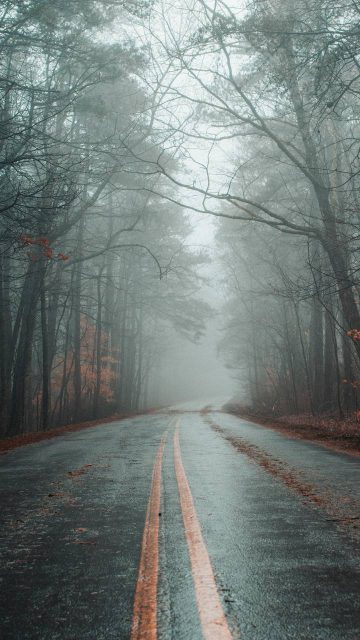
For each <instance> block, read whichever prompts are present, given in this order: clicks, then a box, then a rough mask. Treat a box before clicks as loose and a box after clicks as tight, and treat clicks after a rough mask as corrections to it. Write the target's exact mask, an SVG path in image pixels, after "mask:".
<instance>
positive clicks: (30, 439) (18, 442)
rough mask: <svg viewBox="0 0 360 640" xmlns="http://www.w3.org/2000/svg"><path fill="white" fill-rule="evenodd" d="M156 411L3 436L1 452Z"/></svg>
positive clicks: (0, 446)
mask: <svg viewBox="0 0 360 640" xmlns="http://www.w3.org/2000/svg"><path fill="white" fill-rule="evenodd" d="M153 411H156V409H150V410H148V411H139V412H133V413H116V414H114V415H112V416H108V417H107V418H99V419H97V420H89V421H87V422H79V423H77V424H67V425H65V426H63V427H57V428H56V429H49V431H36V432H32V433H23V434H21V435H19V436H15V437H13V438H3V439H2V440H0V454H1V453H7V452H8V451H11V450H12V449H17V448H18V447H23V446H24V445H26V444H34V443H36V442H41V441H42V440H50V439H51V438H56V437H58V436H62V435H63V434H64V433H71V432H73V431H81V430H82V429H89V428H90V427H97V426H98V425H100V424H104V425H105V424H108V423H109V422H116V421H117V420H125V419H126V418H134V417H135V416H138V415H143V414H145V413H146V414H148V413H152V412H153Z"/></svg>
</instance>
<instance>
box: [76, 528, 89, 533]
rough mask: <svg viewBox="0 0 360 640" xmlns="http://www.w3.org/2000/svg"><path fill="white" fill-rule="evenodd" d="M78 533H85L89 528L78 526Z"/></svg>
mask: <svg viewBox="0 0 360 640" xmlns="http://www.w3.org/2000/svg"><path fill="white" fill-rule="evenodd" d="M75 531H76V533H85V531H87V529H85V527H77V529H75Z"/></svg>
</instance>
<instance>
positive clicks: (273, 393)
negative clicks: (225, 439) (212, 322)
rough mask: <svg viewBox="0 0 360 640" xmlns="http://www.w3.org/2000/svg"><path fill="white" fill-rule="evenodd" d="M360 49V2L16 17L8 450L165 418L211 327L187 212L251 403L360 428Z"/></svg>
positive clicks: (1, 221)
mask: <svg viewBox="0 0 360 640" xmlns="http://www.w3.org/2000/svg"><path fill="white" fill-rule="evenodd" d="M359 36H360V5H359V3H358V2H357V1H356V0H339V2H336V3H335V2H333V0H297V1H296V2H295V1H294V0H284V1H281V2H280V0H238V1H237V2H236V3H227V2H224V1H223V0H211V2H207V1H206V0H189V1H186V2H184V1H183V0H175V1H174V2H171V4H168V3H167V0H152V1H148V0H143V1H141V0H129V1H127V0H121V1H118V0H101V1H100V0H98V1H97V0H76V1H75V2H72V3H71V4H70V3H68V4H66V3H65V2H62V1H60V0H54V1H53V2H48V1H46V0H24V1H21V2H20V1H17V2H15V1H14V0H9V1H7V0H5V1H4V2H3V3H2V5H1V8H0V51H1V58H0V101H1V103H0V109H1V111H0V153H1V157H0V161H1V168H0V181H1V190H0V213H1V218H0V245H1V246H0V335H1V342H0V406H1V429H2V432H3V433H7V434H11V435H12V434H17V433H21V432H24V431H29V430H34V429H47V428H48V427H49V426H52V425H55V424H63V423H66V422H70V421H79V420H81V419H85V418H92V417H97V416H103V415H105V414H109V413H111V412H113V411H118V410H125V409H129V410H134V409H137V408H141V407H146V406H151V405H154V404H156V397H157V393H156V384H157V380H158V379H159V378H158V376H157V372H158V370H159V366H160V361H161V357H162V353H163V349H164V348H165V345H166V341H167V340H169V339H171V337H169V336H171V335H173V334H171V332H172V331H173V329H174V327H175V328H176V329H177V330H178V331H180V332H182V333H184V334H186V335H187V336H189V337H191V338H194V337H196V336H199V335H201V333H202V331H203V328H204V323H205V321H206V319H207V317H209V313H210V311H209V308H208V307H207V305H206V304H205V303H204V302H201V300H202V298H201V296H200V297H199V296H197V292H198V290H199V288H200V287H201V281H200V278H199V275H198V274H199V271H198V267H199V266H200V265H201V264H202V263H203V262H204V261H205V260H206V258H205V256H204V255H203V254H202V252H201V250H200V249H198V250H195V249H192V248H191V247H189V244H188V243H187V241H186V238H187V237H189V234H190V233H191V228H190V224H189V216H187V214H186V213H185V209H186V208H187V209H188V210H190V211H195V212H201V213H206V214H208V215H209V216H213V217H216V218H217V219H218V231H217V244H218V247H219V251H220V253H221V255H222V256H223V260H222V265H223V266H222V269H223V271H224V273H223V279H224V291H225V292H226V296H227V303H226V305H225V307H224V312H223V314H222V315H223V325H224V327H223V335H222V342H221V347H222V350H223V353H224V355H225V358H226V361H227V363H228V365H229V366H230V367H231V368H232V369H233V370H234V372H235V375H236V377H238V379H239V391H240V392H241V394H242V395H243V390H244V389H246V390H247V392H248V397H247V400H248V401H249V403H251V404H252V405H253V406H254V407H256V408H258V409H261V410H264V411H265V412H269V411H274V412H277V413H302V412H305V411H306V412H312V413H314V414H315V413H321V412H325V411H329V412H337V413H338V414H340V415H344V414H346V413H349V412H353V411H357V409H358V401H359V400H360V398H358V386H359V380H360V371H359V367H360V360H359V359H360V300H359V293H360V289H359V287H360V282H359V276H358V274H359V268H360V265H359V258H358V255H359V252H358V247H359V238H360V234H359V231H360V224H359V198H360V193H359V172H360V124H359V122H360V101H359V98H360V55H359V53H360V51H359V47H360V45H359V43H360V37H359ZM199 244H201V243H200V242H199ZM170 327H171V329H170ZM169 331H170V333H169Z"/></svg>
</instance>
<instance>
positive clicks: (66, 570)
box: [0, 412, 360, 640]
mask: <svg viewBox="0 0 360 640" xmlns="http://www.w3.org/2000/svg"><path fill="white" fill-rule="evenodd" d="M179 419H180V424H179V436H180V447H181V455H182V461H183V465H184V469H185V472H186V476H187V479H188V482H189V485H190V488H191V492H192V496H193V501H194V506H195V510H196V513H197V516H198V519H199V522H200V526H201V530H202V535H203V539H204V543H205V546H206V548H207V551H208V554H209V557H210V561H211V564H212V568H213V572H214V576H215V583H216V588H217V591H218V594H219V597H220V601H221V604H222V607H223V610H224V613H225V617H226V620H227V624H228V627H229V629H230V632H231V636H232V637H233V638H239V637H241V638H243V639H244V640H268V639H269V640H270V639H274V640H283V639H284V640H285V639H296V640H301V639H304V640H305V639H307V640H312V639H324V640H325V639H326V640H332V639H333V640H348V639H352V640H358V639H359V638H360V609H359V601H360V573H359V548H360V545H359V540H358V538H357V535H356V534H357V531H358V530H357V529H355V526H354V525H355V524H356V520H355V516H356V515H358V512H356V509H357V500H358V488H359V467H360V465H359V461H358V460H357V459H355V458H352V457H350V456H348V455H345V454H339V453H335V452H331V451H329V450H326V449H324V448H322V447H320V446H318V445H312V444H310V443H308V442H306V443H304V442H301V441H296V440H291V439H288V438H285V437H283V436H281V435H279V434H277V433H275V432H273V431H271V430H269V429H265V428H262V427H258V426H255V425H251V424H249V423H248V422H245V421H242V420H239V419H237V418H235V417H233V416H229V415H226V414H222V413H221V412H211V413H209V414H207V415H202V414H201V413H196V412H193V413H190V412H185V413H183V414H179V415H176V416H173V415H171V414H166V413H158V414H154V415H148V416H144V417H137V418H134V419H129V420H124V421H121V422H118V423H111V424H108V425H103V426H99V427H96V428H91V429H87V430H84V431H79V432H76V433H71V434H66V435H64V436H61V437H59V438H56V439H53V440H49V441H45V442H42V443H39V444H36V445H30V446H26V447H23V448H21V449H18V450H15V451H13V452H11V453H8V454H7V455H4V456H2V457H1V459H0V483H1V505H2V508H1V540H0V552H1V567H0V581H1V582H0V589H1V609H0V630H1V633H0V636H1V638H2V639H3V640H15V639H16V640H30V639H31V640H35V639H36V640H57V639H62V640H85V639H86V640H103V639H104V640H105V638H106V639H115V638H116V639H117V640H121V639H122V638H124V639H126V638H130V636H131V625H132V615H133V603H134V593H135V587H136V583H137V576H138V571H139V560H140V552H141V544H142V537H143V530H144V525H145V516H146V510H147V506H148V501H149V495H150V490H151V476H152V470H153V466H154V461H155V457H156V454H157V451H158V448H159V445H160V442H161V438H162V436H163V434H164V433H165V432H167V440H166V445H165V449H164V456H163V463H162V487H161V510H160V512H159V513H161V515H159V521H160V528H159V538H158V552H159V574H158V587H157V603H156V605H157V633H156V637H157V638H159V640H168V639H170V638H171V639H174V640H201V639H202V638H203V637H204V635H203V633H204V628H203V627H202V622H201V621H200V616H199V611H198V605H197V592H196V587H195V584H194V579H193V575H192V570H191V564H190V555H189V553H190V552H189V548H188V545H187V541H186V537H185V531H184V524H183V517H182V510H181V506H180V500H179V491H178V486H177V480H176V476H175V469H174V458H173V434H174V431H175V428H176V422H177V421H179ZM144 638H145V636H144ZM214 640H216V638H214Z"/></svg>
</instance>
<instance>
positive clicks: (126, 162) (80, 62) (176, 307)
mask: <svg viewBox="0 0 360 640" xmlns="http://www.w3.org/2000/svg"><path fill="white" fill-rule="evenodd" d="M149 10H150V3H148V2H146V0H144V2H142V1H141V0H138V1H136V2H132V1H131V0H129V2H127V0H125V1H124V2H118V1H117V0H113V1H112V0H103V1H101V2H97V1H95V0H76V1H75V2H71V3H66V2H63V1H62V0H61V1H60V0H54V1H52V2H48V1H44V0H27V1H24V2H20V1H18V2H16V1H14V0H4V2H2V4H1V8H0V52H1V58H0V153H1V157H0V162H1V168H0V182H1V189H0V212H1V218H0V335H1V342H0V407H1V420H0V424H1V432H2V434H8V435H16V434H19V433H23V432H27V431H33V430H39V429H42V430H43V429H47V428H49V427H50V426H54V425H56V424H64V423H67V422H71V421H73V422H77V421H79V420H82V419H89V418H96V417H98V416H103V415H108V414H110V413H111V412H114V411H119V410H135V409H139V408H143V407H147V406H149V405H151V404H154V402H156V380H155V383H154V378H155V379H156V368H157V366H158V364H159V358H160V355H161V349H162V346H163V344H164V340H165V338H166V331H167V327H169V326H172V327H174V326H175V328H176V329H177V330H179V331H180V332H183V333H185V334H187V335H189V336H190V337H194V336H195V337H196V336H197V335H199V334H200V333H201V331H202V328H203V318H204V317H205V316H206V315H207V313H208V309H207V307H206V305H205V304H202V303H200V302H198V303H196V301H195V298H194V297H192V294H194V293H195V292H196V289H197V288H198V282H197V277H196V276H195V275H194V274H193V267H194V268H196V266H197V264H199V263H201V262H202V260H203V257H202V256H201V254H200V253H199V252H197V253H194V252H193V251H189V250H188V249H187V248H186V246H185V244H184V239H186V236H187V235H188V234H189V232H190V227H189V224H188V222H187V219H186V217H185V216H184V214H183V212H182V211H181V209H179V208H178V207H177V210H176V213H175V212H173V211H172V210H171V209H172V207H173V205H171V204H170V203H169V202H168V201H167V202H165V201H164V200H161V199H160V198H158V197H156V196H155V195H152V194H151V192H150V191H149V189H150V187H151V185H153V184H154V183H155V182H156V180H157V176H156V175H152V172H151V171H149V170H148V169H147V168H146V163H145V162H144V161H142V162H141V163H139V162H138V161H136V159H135V155H134V154H133V150H135V151H136V154H137V155H139V154H140V153H141V154H142V158H144V157H145V156H146V154H148V155H149V157H151V153H152V147H153V145H157V146H156V148H157V151H158V152H159V148H160V147H159V145H158V144H157V143H156V141H155V139H154V138H152V131H151V115H150V116H149V113H150V114H151V99H152V96H151V93H150V92H148V93H145V92H144V90H143V89H142V88H141V86H140V82H139V81H138V76H139V75H143V74H144V73H145V70H146V65H147V53H146V52H145V51H144V50H143V48H142V47H139V46H138V45H137V43H136V41H134V40H131V39H129V37H128V36H127V32H126V26H127V25H129V24H130V23H132V22H133V23H136V22H138V21H141V20H143V19H144V17H146V16H147V15H148V13H149ZM164 153H165V152H164ZM165 155H166V154H165ZM168 193H170V191H169V190H168Z"/></svg>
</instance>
